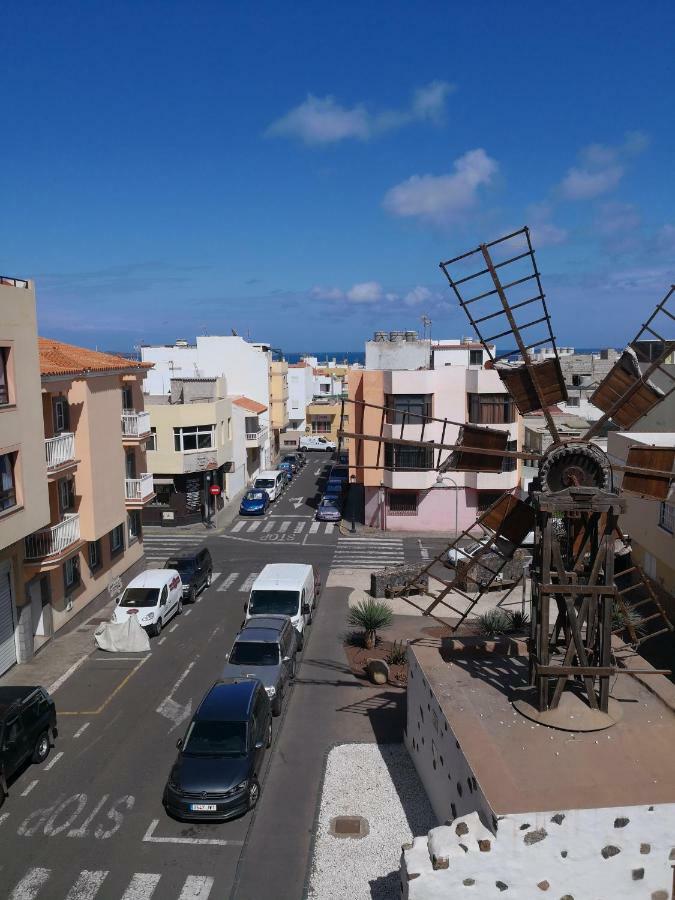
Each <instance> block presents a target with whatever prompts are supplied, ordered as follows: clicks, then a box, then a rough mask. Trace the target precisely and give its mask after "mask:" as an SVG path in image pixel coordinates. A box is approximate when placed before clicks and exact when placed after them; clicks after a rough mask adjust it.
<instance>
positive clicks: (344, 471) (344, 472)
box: [328, 464, 349, 484]
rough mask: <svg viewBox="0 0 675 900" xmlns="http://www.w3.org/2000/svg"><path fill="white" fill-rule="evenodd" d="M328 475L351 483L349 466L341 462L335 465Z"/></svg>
mask: <svg viewBox="0 0 675 900" xmlns="http://www.w3.org/2000/svg"><path fill="white" fill-rule="evenodd" d="M328 477H329V478H337V479H339V480H340V481H344V482H345V483H346V484H349V467H348V466H341V465H339V464H338V465H335V466H333V467H332V469H331V470H330V475H329V476H328Z"/></svg>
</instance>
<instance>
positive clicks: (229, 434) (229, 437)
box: [227, 419, 232, 441]
mask: <svg viewBox="0 0 675 900" xmlns="http://www.w3.org/2000/svg"><path fill="white" fill-rule="evenodd" d="M227 439H228V441H231V440H232V419H228V420H227Z"/></svg>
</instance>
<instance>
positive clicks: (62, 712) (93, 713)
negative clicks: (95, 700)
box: [59, 653, 152, 716]
mask: <svg viewBox="0 0 675 900" xmlns="http://www.w3.org/2000/svg"><path fill="white" fill-rule="evenodd" d="M151 655H152V654H151V653H148V654H147V656H144V657H143V659H141V660H139V663H138V665H137V666H134V667H133V669H132V670H131V672H129V673H128V674H127V675H125V676H124V678H123V679H122V680H121V681H120V683H119V684H118V685H117V687H116V688H115V689H114V690H113V691H112V692H111V693H110V694H108V696H107V697H106V699H105V700H104V701H103V703H102V704H101V705H100V706H99V707H98V709H85V710H78V711H72V710H59V715H60V716H98V715H99V714H100V713H102V712H103V710H104V709H105V708H106V706H107V705H108V704H109V703H110V701H111V700H112V698H113V697H114V696H115V694H117V693H118V692H119V691H121V690H122V688H123V687H124V685H125V684H126V683H127V681H129V679H130V678H133V676H134V675H135V674H136V672H138V670H139V669H140V667H141V666H142V665H143V664H144V663H146V662H147V661H148V660H149V659H150V657H151Z"/></svg>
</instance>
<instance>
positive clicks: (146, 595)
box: [111, 569, 183, 635]
mask: <svg viewBox="0 0 675 900" xmlns="http://www.w3.org/2000/svg"><path fill="white" fill-rule="evenodd" d="M182 611H183V582H182V581H181V577H180V575H179V574H178V572H177V571H176V570H175V569H147V570H146V571H145V572H141V574H140V575H137V576H136V577H135V578H132V579H131V581H130V582H129V584H128V585H127V586H126V588H125V589H124V591H123V593H122V596H121V597H118V598H117V605H116V606H115V609H114V610H113V614H112V620H111V621H112V622H115V623H116V624H118V625H119V624H121V623H122V622H126V619H127V616H137V617H138V624H139V625H140V626H141V627H142V628H145V629H147V631H148V633H149V634H154V635H158V634H159V633H160V631H161V630H162V626H163V625H166V623H167V622H168V621H169V619H170V618H171V617H172V616H178V615H180V614H181V612H182Z"/></svg>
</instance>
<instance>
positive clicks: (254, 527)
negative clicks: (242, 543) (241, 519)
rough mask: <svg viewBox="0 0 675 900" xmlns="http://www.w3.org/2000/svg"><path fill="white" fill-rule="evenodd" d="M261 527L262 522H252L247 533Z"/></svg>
mask: <svg viewBox="0 0 675 900" xmlns="http://www.w3.org/2000/svg"><path fill="white" fill-rule="evenodd" d="M259 528H260V522H251V524H250V525H249V526H248V528H247V529H246V531H247V533H250V532H251V531H257V530H258V529H259Z"/></svg>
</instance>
